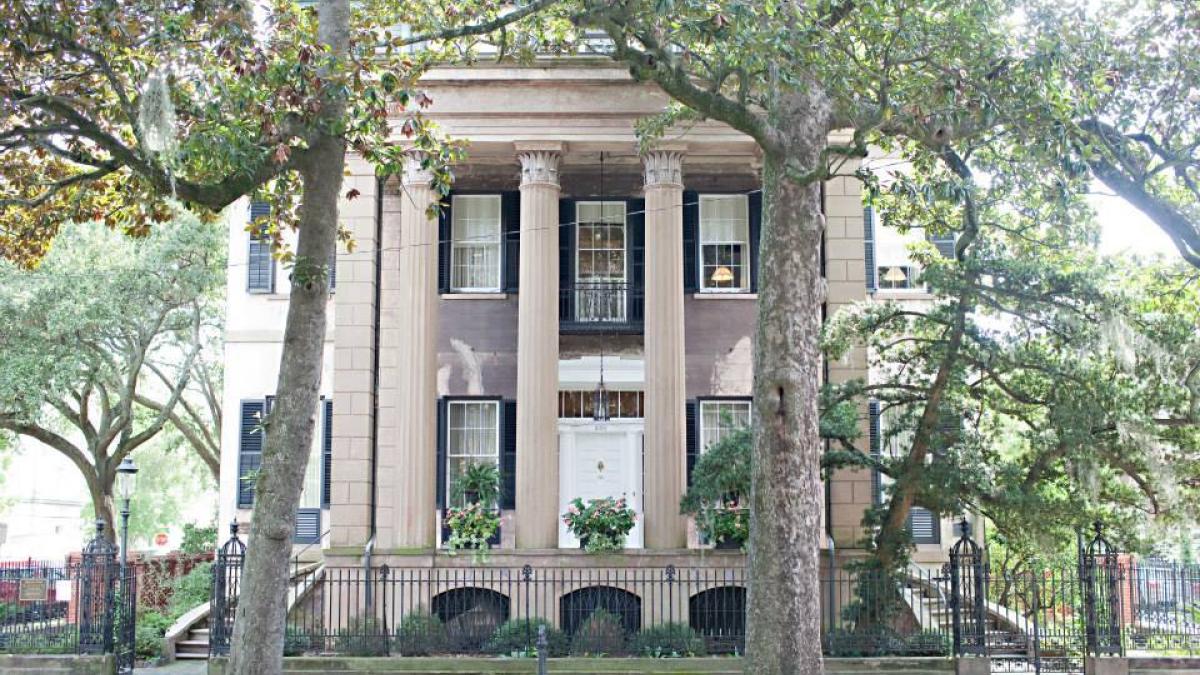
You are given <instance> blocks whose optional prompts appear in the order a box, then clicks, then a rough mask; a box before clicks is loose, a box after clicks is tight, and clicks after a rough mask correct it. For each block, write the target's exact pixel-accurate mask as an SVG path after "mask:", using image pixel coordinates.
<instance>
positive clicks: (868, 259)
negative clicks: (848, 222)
mask: <svg viewBox="0 0 1200 675" xmlns="http://www.w3.org/2000/svg"><path fill="white" fill-rule="evenodd" d="M863 265H864V266H865V267H866V273H867V290H868V291H874V290H878V288H879V282H878V280H877V279H876V278H875V209H873V208H871V207H870V206H868V207H866V208H864V209H863Z"/></svg>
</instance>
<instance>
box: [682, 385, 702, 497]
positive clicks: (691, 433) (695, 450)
mask: <svg viewBox="0 0 1200 675" xmlns="http://www.w3.org/2000/svg"><path fill="white" fill-rule="evenodd" d="M683 426H684V427H685V428H686V432H687V433H686V436H685V438H686V439H687V440H686V443H685V452H686V453H687V484H688V486H689V487H690V486H691V484H692V470H693V469H695V468H696V458H697V457H699V455H700V452H699V444H698V443H697V442H696V437H697V436H698V434H699V430H698V429H697V428H696V402H695V401H688V402H687V404H686V405H685V406H684V413H683Z"/></svg>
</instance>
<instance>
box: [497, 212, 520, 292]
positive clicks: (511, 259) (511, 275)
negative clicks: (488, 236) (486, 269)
mask: <svg viewBox="0 0 1200 675" xmlns="http://www.w3.org/2000/svg"><path fill="white" fill-rule="evenodd" d="M500 231H501V232H502V233H503V234H502V236H503V237H504V268H503V272H502V273H503V274H504V279H503V280H502V281H501V284H500V287H501V288H503V289H504V291H505V292H506V293H516V292H517V287H518V285H519V284H520V281H521V193H520V192H519V191H517V190H510V191H508V192H505V193H504V194H502V195H500Z"/></svg>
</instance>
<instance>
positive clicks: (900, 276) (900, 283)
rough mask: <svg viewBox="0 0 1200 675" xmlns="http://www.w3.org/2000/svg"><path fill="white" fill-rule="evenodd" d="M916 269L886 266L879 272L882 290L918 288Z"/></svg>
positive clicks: (902, 266) (905, 266)
mask: <svg viewBox="0 0 1200 675" xmlns="http://www.w3.org/2000/svg"><path fill="white" fill-rule="evenodd" d="M916 273H917V271H916V269H915V268H914V267H913V266H912V265H885V266H881V267H880V268H879V269H878V270H877V275H878V276H877V278H878V279H879V288H880V290H902V289H906V288H916V285H917V284H916V281H915V279H914V277H915V276H916Z"/></svg>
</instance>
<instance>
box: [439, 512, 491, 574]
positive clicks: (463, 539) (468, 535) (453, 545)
mask: <svg viewBox="0 0 1200 675" xmlns="http://www.w3.org/2000/svg"><path fill="white" fill-rule="evenodd" d="M446 526H447V527H449V528H450V540H449V541H448V542H447V544H448V546H449V548H450V550H449V552H450V553H451V554H453V553H454V552H455V551H461V550H463V549H469V550H471V551H473V555H474V557H475V559H476V561H482V560H484V559H485V556H486V552H487V550H488V549H489V548H490V547H491V544H489V543H488V540H490V539H491V538H492V537H493V536H494V535H495V534H496V532H497V531H498V530H499V529H500V516H499V514H497V513H496V512H495V511H493V510H491V509H488V508H484V507H483V506H481V505H480V504H479V503H478V502H475V503H471V504H468V505H467V506H464V507H462V508H459V509H454V508H452V509H448V510H447V511H446Z"/></svg>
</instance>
